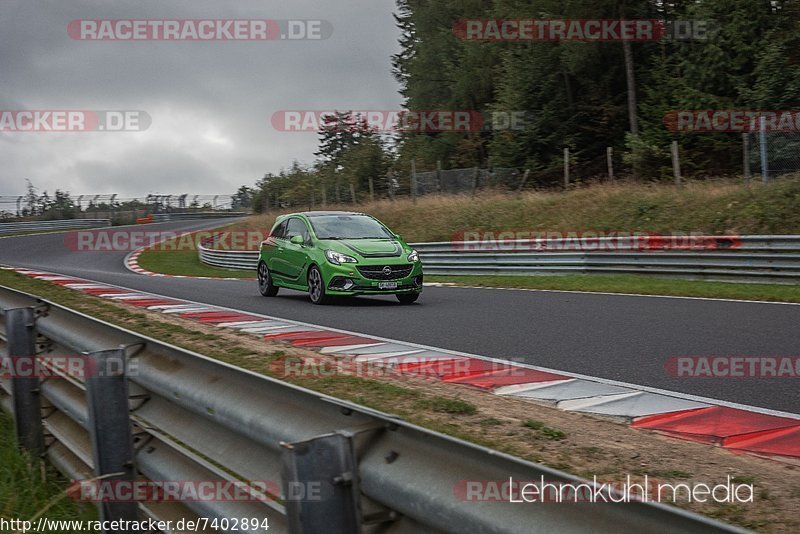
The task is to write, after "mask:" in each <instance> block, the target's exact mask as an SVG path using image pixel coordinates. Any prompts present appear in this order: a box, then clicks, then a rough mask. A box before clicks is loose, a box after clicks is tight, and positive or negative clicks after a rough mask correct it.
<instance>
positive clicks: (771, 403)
mask: <svg viewBox="0 0 800 534" xmlns="http://www.w3.org/2000/svg"><path fill="white" fill-rule="evenodd" d="M225 222H230V220H226V221H225ZM219 225H220V221H189V222H172V223H163V224H154V225H148V226H146V227H140V228H137V230H138V229H147V230H148V231H153V230H195V229H201V228H211V227H215V226H219ZM65 235H66V234H64V233H49V234H41V235H28V236H20V237H11V238H4V239H0V264H5V265H12V266H15V267H28V268H34V269H42V270H47V271H52V272H56V273H62V274H69V275H73V276H80V277H83V278H87V279H89V280H95V281H99V282H105V283H110V284H117V285H121V286H125V287H129V288H133V289H137V290H140V291H149V292H153V293H158V294H162V295H167V296H172V297H177V298H182V299H188V300H194V301H198V302H204V303H209V304H215V305H218V306H227V307H231V308H236V309H240V310H246V311H251V312H258V313H262V314H267V315H272V316H276V317H282V318H287V319H293V320H297V321H304V322H308V323H314V324H318V325H322V326H328V327H332V328H340V329H345V330H351V331H354V332H361V333H365V334H372V335H375V336H380V337H386V338H392V339H397V340H402V341H410V342H414V343H420V344H424V345H431V346H434V347H441V348H447V349H451V350H458V351H463V352H470V353H474V354H481V355H486V356H492V357H496V358H504V359H512V360H515V361H523V362H527V363H530V364H534V365H539V366H543V367H549V368H552V369H558V370H564V371H569V372H573V373H581V374H586V375H591V376H597V377H602V378H607V379H612V380H619V381H623V382H629V383H632V384H640V385H645V386H650V387H656V388H662V389H667V390H671V391H680V392H684V393H690V394H694V395H701V396H705V397H711V398H716V399H722V400H726V401H729V402H736V403H741V404H749V405H753V406H760V407H764V408H770V409H774V410H782V411H786V412H792V413H800V388H798V385H800V378H773V379H741V378H740V379H710V378H695V379H685V378H674V377H670V376H669V375H668V374H667V372H666V370H665V368H664V365H665V362H666V361H667V359H668V358H670V357H671V356H800V306H795V305H781V304H766V303H743V302H727V301H713V300H699V299H677V298H658V297H638V296H623V295H601V294H588V293H587V294H584V293H565V292H537V291H514V290H491V289H468V288H440V287H426V288H425V291H424V292H423V295H422V297H421V298H420V300H419V302H418V303H417V304H416V305H413V306H402V305H400V304H399V303H398V302H397V300H396V299H395V298H394V297H393V296H387V297H359V298H354V299H345V300H342V301H340V302H337V303H336V304H333V305H330V306H314V305H312V304H311V303H310V302H309V301H308V298H307V296H306V295H305V294H302V293H298V292H292V291H287V290H281V294H280V295H279V296H278V297H276V298H271V299H267V298H264V297H261V296H260V295H259V294H258V290H257V288H256V285H255V282H254V281H228V280H194V279H181V278H161V277H148V276H142V275H138V274H134V273H132V272H130V271H128V270H127V269H126V268H125V267H124V265H123V259H124V258H125V256H126V255H127V252H74V251H72V250H70V249H69V248H68V247H67V246H66V245H65V239H64V236H65Z"/></svg>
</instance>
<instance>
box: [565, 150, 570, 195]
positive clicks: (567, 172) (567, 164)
mask: <svg viewBox="0 0 800 534" xmlns="http://www.w3.org/2000/svg"><path fill="white" fill-rule="evenodd" d="M568 187H569V147H564V189H567V188H568Z"/></svg>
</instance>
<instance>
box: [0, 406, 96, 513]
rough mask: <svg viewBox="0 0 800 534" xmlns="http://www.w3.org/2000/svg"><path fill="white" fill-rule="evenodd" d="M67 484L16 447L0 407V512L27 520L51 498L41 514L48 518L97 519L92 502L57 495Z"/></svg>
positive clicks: (12, 433) (11, 431)
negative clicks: (86, 502)
mask: <svg viewBox="0 0 800 534" xmlns="http://www.w3.org/2000/svg"><path fill="white" fill-rule="evenodd" d="M68 486H69V481H68V480H66V479H65V478H63V477H62V476H61V475H60V474H59V473H58V472H56V470H55V469H54V468H53V467H49V466H46V465H45V464H43V463H42V462H40V461H39V460H36V459H34V458H31V457H30V456H28V455H27V454H23V453H21V452H20V451H19V449H18V448H17V445H16V443H15V438H14V423H13V421H12V420H11V417H9V416H8V414H6V413H5V412H2V411H0V516H2V517H3V518H4V519H7V520H9V519H21V520H29V519H31V518H33V517H34V516H35V515H36V514H37V513H39V512H41V511H42V510H43V509H44V508H45V507H46V506H48V504H51V503H52V502H54V504H52V506H50V508H48V509H47V511H46V513H45V514H44V515H45V516H46V517H47V518H49V519H56V520H58V519H64V520H67V519H72V520H83V521H89V520H95V519H97V515H96V513H95V508H94V507H93V506H91V505H89V504H82V503H77V502H75V501H73V500H71V499H70V498H69V497H66V496H64V498H61V499H59V496H61V495H62V494H63V493H64V491H65V490H66V489H67V487H68Z"/></svg>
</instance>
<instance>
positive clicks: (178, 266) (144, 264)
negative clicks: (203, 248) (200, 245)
mask: <svg viewBox="0 0 800 534" xmlns="http://www.w3.org/2000/svg"><path fill="white" fill-rule="evenodd" d="M139 266H140V267H141V268H142V269H147V270H148V271H152V272H154V273H161V274H175V275H183V276H211V277H217V278H254V277H255V274H256V273H255V272H254V271H239V270H234V269H220V268H217V267H212V266H210V265H206V264H205V263H201V262H200V259H199V258H198V256H197V251H196V250H146V251H144V252H143V253H142V255H141V256H139Z"/></svg>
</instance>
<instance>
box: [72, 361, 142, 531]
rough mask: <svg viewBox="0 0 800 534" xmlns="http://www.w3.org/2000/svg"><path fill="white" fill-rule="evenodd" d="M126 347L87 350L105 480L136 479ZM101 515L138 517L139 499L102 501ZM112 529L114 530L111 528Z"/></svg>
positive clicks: (97, 464) (92, 425) (92, 422)
mask: <svg viewBox="0 0 800 534" xmlns="http://www.w3.org/2000/svg"><path fill="white" fill-rule="evenodd" d="M126 366H127V362H126V356H125V349H113V350H101V351H97V352H90V353H88V354H86V371H85V374H86V378H85V382H86V404H87V406H88V414H89V437H90V439H91V443H92V458H93V459H94V474H95V476H97V477H103V480H104V481H109V480H124V481H132V480H133V479H134V466H133V459H134V454H133V439H132V436H131V421H130V412H129V407H128V378H127V376H126V375H125V368H126ZM99 509H100V519H101V520H104V521H115V520H120V519H122V520H128V521H135V520H136V519H137V516H138V504H137V503H136V502H135V501H124V502H101V503H100V505H99ZM108 532H111V531H108Z"/></svg>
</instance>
